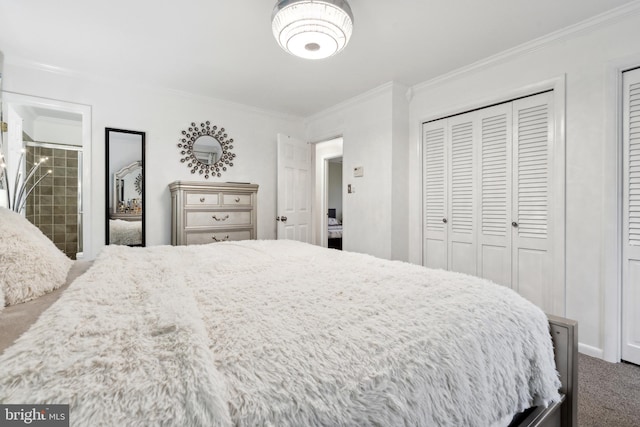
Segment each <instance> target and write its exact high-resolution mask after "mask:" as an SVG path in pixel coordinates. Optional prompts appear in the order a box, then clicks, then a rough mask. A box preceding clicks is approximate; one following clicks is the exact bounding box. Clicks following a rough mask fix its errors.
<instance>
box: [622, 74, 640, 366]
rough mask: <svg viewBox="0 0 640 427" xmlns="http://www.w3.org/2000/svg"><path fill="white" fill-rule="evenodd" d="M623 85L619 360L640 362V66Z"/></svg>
mask: <svg viewBox="0 0 640 427" xmlns="http://www.w3.org/2000/svg"><path fill="white" fill-rule="evenodd" d="M623 88H624V91H623V156H622V160H623V162H622V163H623V167H622V172H623V179H622V180H623V235H622V359H623V360H626V361H629V362H632V363H636V364H640V68H638V69H635V70H631V71H627V72H625V73H624V74H623Z"/></svg>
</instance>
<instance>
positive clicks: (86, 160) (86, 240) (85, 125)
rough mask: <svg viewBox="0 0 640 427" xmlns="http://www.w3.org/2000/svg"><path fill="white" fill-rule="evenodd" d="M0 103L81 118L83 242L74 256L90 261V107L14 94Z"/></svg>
mask: <svg viewBox="0 0 640 427" xmlns="http://www.w3.org/2000/svg"><path fill="white" fill-rule="evenodd" d="M2 102H3V103H6V104H16V105H24V106H29V107H39V108H46V109H48V110H54V111H65V112H70V113H76V114H79V115H81V116H82V162H81V163H80V162H78V167H82V196H81V198H80V199H81V205H80V206H79V207H78V208H79V211H78V215H80V216H81V221H82V229H81V233H79V235H78V239H80V238H81V239H82V252H78V253H77V254H76V259H93V257H94V252H93V251H94V248H93V244H92V240H93V232H92V230H93V227H92V225H93V214H92V206H91V200H92V198H91V192H92V191H93V187H92V179H91V176H92V173H91V166H92V161H93V159H92V156H91V123H92V121H91V120H92V118H91V106H90V105H85V104H77V103H73V102H66V101H59V100H57V99H49V98H42V97H38V96H31V95H24V94H21V93H15V92H6V91H3V92H2Z"/></svg>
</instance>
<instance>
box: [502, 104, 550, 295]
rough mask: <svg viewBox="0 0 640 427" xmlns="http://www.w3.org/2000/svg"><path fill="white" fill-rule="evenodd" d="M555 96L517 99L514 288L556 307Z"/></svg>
mask: <svg viewBox="0 0 640 427" xmlns="http://www.w3.org/2000/svg"><path fill="white" fill-rule="evenodd" d="M553 143H554V141H553V97H552V93H550V92H547V93H543V94H540V95H536V96H531V97H527V98H523V99H520V100H516V101H514V102H513V144H512V147H513V155H512V167H513V178H512V183H513V201H512V215H511V220H512V250H511V254H512V261H511V262H512V268H513V269H514V274H513V275H512V287H513V289H515V290H516V291H518V293H520V294H521V295H523V296H524V297H526V298H527V299H529V300H530V301H532V302H533V303H535V304H537V305H538V306H540V307H542V308H550V307H553V301H552V290H553V286H550V285H548V284H552V283H553V264H552V257H551V245H552V237H553V226H552V225H553V219H552V218H551V216H552V212H553V209H552V206H551V204H552V200H553V199H552V197H551V194H552V185H551V183H552V180H553V177H552V167H551V162H550V159H551V158H552V154H553V150H552V149H553Z"/></svg>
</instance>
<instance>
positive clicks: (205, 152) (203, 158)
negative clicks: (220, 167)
mask: <svg viewBox="0 0 640 427" xmlns="http://www.w3.org/2000/svg"><path fill="white" fill-rule="evenodd" d="M193 155H194V156H195V158H196V159H198V161H199V162H200V163H204V164H205V165H213V164H214V163H216V162H217V161H218V160H220V157H221V156H222V146H221V145H220V142H218V140H217V139H216V138H214V137H212V136H209V135H203V136H201V137H199V138H198V139H196V140H195V142H194V143H193Z"/></svg>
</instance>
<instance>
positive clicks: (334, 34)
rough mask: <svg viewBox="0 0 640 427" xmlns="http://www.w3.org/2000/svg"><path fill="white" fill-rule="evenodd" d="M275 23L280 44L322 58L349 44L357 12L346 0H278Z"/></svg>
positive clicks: (287, 49) (306, 54) (275, 9)
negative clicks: (353, 11)
mask: <svg viewBox="0 0 640 427" xmlns="http://www.w3.org/2000/svg"><path fill="white" fill-rule="evenodd" d="M271 26H272V29H273V36H274V37H275V38H276V40H277V41H278V44H280V47H282V48H283V49H284V50H286V51H287V52H289V53H290V54H292V55H295V56H299V57H301V58H306V59H322V58H327V57H329V56H331V55H335V54H336V53H338V52H340V51H341V50H342V49H344V47H345V46H346V45H347V43H348V42H349V38H350V37H351V32H352V31H353V14H352V13H351V7H349V3H347V2H346V0H278V2H277V3H276V6H275V7H274V8H273V13H272V14H271Z"/></svg>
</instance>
